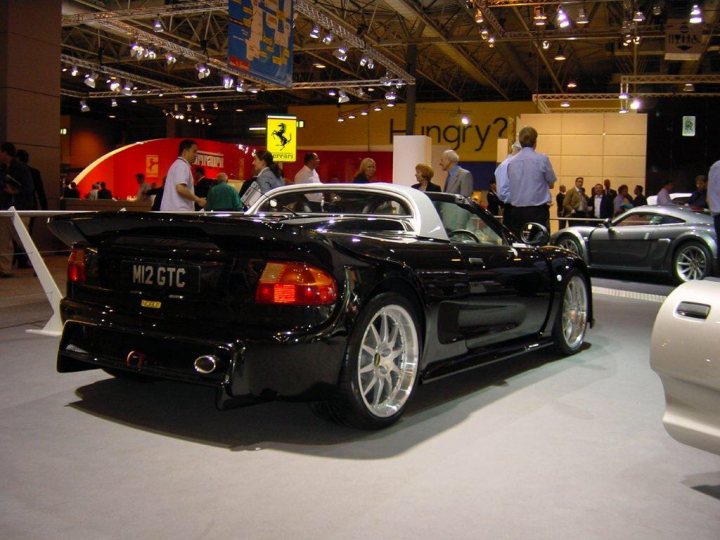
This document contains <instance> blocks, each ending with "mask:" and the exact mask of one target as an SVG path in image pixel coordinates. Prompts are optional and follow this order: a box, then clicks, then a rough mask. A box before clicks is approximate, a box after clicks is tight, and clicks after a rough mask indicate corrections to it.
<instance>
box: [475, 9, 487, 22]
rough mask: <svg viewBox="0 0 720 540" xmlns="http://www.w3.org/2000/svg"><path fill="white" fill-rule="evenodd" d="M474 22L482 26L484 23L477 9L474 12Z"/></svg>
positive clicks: (480, 12) (483, 18)
mask: <svg viewBox="0 0 720 540" xmlns="http://www.w3.org/2000/svg"><path fill="white" fill-rule="evenodd" d="M475 22H476V23H478V24H482V23H484V22H485V17H483V14H482V11H481V10H480V8H477V9H476V10H475Z"/></svg>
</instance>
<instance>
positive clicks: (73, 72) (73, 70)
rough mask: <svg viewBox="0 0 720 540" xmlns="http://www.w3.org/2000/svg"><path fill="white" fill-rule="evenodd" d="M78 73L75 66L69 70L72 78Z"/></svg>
mask: <svg viewBox="0 0 720 540" xmlns="http://www.w3.org/2000/svg"><path fill="white" fill-rule="evenodd" d="M78 73H80V70H78V68H77V66H73V67H72V69H71V70H70V75H72V76H73V77H77V74H78Z"/></svg>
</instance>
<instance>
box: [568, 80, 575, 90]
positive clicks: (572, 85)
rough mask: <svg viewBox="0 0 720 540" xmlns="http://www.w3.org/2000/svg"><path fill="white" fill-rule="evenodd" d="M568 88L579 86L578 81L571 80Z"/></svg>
mask: <svg viewBox="0 0 720 540" xmlns="http://www.w3.org/2000/svg"><path fill="white" fill-rule="evenodd" d="M567 87H568V88H577V83H576V82H575V81H570V82H568V83H567Z"/></svg>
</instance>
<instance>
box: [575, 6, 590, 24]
mask: <svg viewBox="0 0 720 540" xmlns="http://www.w3.org/2000/svg"><path fill="white" fill-rule="evenodd" d="M575 22H576V23H577V24H588V23H589V22H590V20H589V19H588V16H587V14H586V13H585V8H584V7H581V8H580V11H579V12H578V17H577V19H576V20H575Z"/></svg>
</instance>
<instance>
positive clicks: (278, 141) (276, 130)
mask: <svg viewBox="0 0 720 540" xmlns="http://www.w3.org/2000/svg"><path fill="white" fill-rule="evenodd" d="M266 137H267V138H266V144H267V150H268V152H270V153H271V154H272V155H273V159H274V160H275V161H295V156H296V153H297V140H296V139H297V117H296V116H274V115H268V117H267V136H266Z"/></svg>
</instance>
